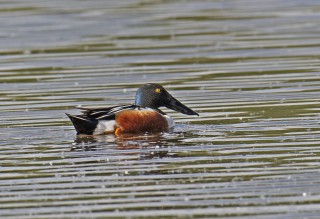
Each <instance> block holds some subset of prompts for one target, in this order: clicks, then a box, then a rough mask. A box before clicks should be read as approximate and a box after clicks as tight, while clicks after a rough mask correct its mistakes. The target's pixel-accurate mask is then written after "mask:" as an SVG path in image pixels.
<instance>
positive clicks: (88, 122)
mask: <svg viewBox="0 0 320 219" xmlns="http://www.w3.org/2000/svg"><path fill="white" fill-rule="evenodd" d="M66 114H67V116H68V117H69V119H70V120H71V122H72V123H73V126H74V128H75V129H76V131H77V135H80V134H86V135H92V134H93V132H94V130H95V128H96V127H97V125H98V120H96V119H94V118H88V117H86V116H73V115H70V114H68V113H66Z"/></svg>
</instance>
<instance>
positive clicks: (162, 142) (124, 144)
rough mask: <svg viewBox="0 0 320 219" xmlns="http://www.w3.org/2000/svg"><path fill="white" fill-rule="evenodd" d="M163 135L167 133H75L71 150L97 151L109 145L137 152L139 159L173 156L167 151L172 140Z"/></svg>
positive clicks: (117, 148)
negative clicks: (116, 134) (117, 134)
mask: <svg viewBox="0 0 320 219" xmlns="http://www.w3.org/2000/svg"><path fill="white" fill-rule="evenodd" d="M165 135H168V134H167V133H166V134H163V133H155V134H129V133H122V134H121V135H119V136H115V135H77V137H76V139H75V141H74V143H73V144H72V146H71V151H98V150H103V149H105V147H108V148H110V145H111V146H112V147H113V148H114V149H116V150H128V153H130V154H132V153H139V155H140V156H139V157H140V159H152V158H163V157H174V156H175V155H174V154H172V153H169V146H170V145H172V142H170V141H169V140H170V139H168V138H167V137H166V136H165ZM130 150H131V151H130ZM134 150H135V151H134Z"/></svg>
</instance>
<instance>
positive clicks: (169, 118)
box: [164, 115, 174, 129]
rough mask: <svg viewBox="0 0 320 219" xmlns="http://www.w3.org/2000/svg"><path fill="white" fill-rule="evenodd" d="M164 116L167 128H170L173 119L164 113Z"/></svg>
mask: <svg viewBox="0 0 320 219" xmlns="http://www.w3.org/2000/svg"><path fill="white" fill-rule="evenodd" d="M164 118H166V120H167V122H168V128H169V129H172V128H173V127H174V121H173V119H172V118H171V117H170V116H168V115H164Z"/></svg>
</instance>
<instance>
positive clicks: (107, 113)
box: [77, 105, 138, 120]
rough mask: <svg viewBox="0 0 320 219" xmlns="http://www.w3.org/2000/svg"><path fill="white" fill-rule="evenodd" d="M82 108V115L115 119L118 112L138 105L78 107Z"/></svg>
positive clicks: (99, 118) (97, 118)
mask: <svg viewBox="0 0 320 219" xmlns="http://www.w3.org/2000/svg"><path fill="white" fill-rule="evenodd" d="M77 108H78V109H81V111H82V116H83V117H87V118H91V119H96V120H101V119H103V120H113V119H115V116H116V114H117V113H119V112H121V111H123V110H128V109H136V108H138V106H136V105H119V106H112V107H104V108H87V107H77Z"/></svg>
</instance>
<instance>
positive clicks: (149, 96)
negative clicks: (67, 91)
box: [67, 83, 199, 135]
mask: <svg viewBox="0 0 320 219" xmlns="http://www.w3.org/2000/svg"><path fill="white" fill-rule="evenodd" d="M162 106H165V107H167V108H169V109H172V110H176V111H178V112H181V113H183V114H187V115H198V116H199V114H198V113H196V112H195V111H193V110H192V109H190V108H188V107H187V106H185V105H183V104H182V103H181V102H179V101H178V100H177V99H175V98H174V97H173V96H171V95H170V94H169V93H168V91H166V90H165V89H164V88H163V87H162V86H161V85H159V84H154V83H148V84H145V85H143V86H142V87H140V88H139V89H138V90H137V92H136V99H135V104H133V105H122V106H113V107H108V108H79V109H82V110H83V112H82V115H76V116H75V115H70V114H67V116H68V117H69V118H70V120H71V121H72V123H73V125H74V127H75V129H76V131H77V134H87V135H99V134H115V135H119V134H120V133H139V132H162V131H167V130H169V129H170V128H173V126H174V122H173V119H172V118H171V117H170V116H168V115H166V114H165V113H164V112H162V111H161V110H160V109H159V107H162Z"/></svg>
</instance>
